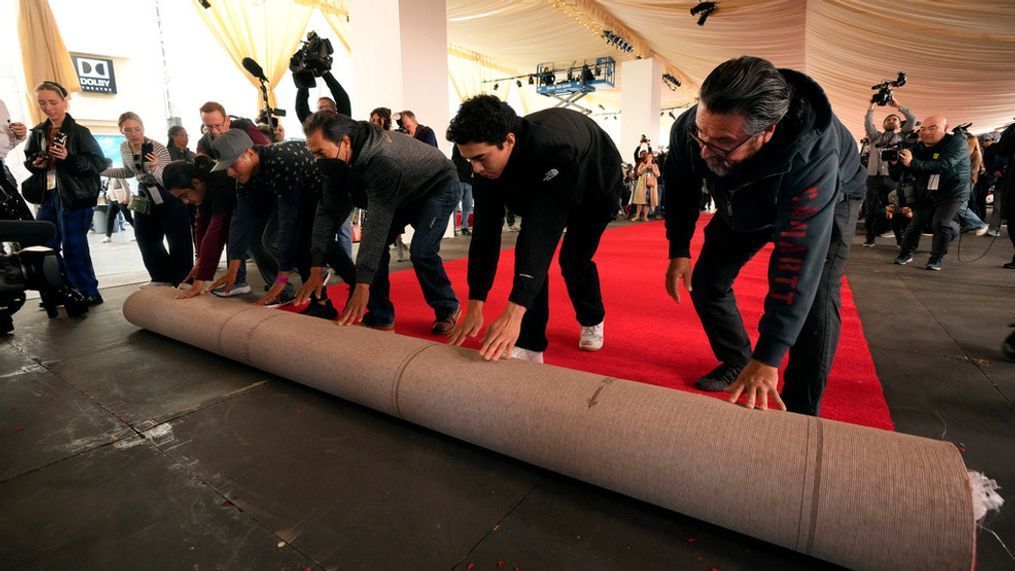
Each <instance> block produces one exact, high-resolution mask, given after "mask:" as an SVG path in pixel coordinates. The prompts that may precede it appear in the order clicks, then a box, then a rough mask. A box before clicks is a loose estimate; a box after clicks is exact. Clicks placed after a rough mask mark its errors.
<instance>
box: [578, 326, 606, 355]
mask: <svg viewBox="0 0 1015 571" xmlns="http://www.w3.org/2000/svg"><path fill="white" fill-rule="evenodd" d="M604 323H606V320H603V321H600V322H599V325H593V326H591V327H582V328H581V337H580V338H579V339H578V348H579V349H581V350H582V351H598V350H600V349H602V348H603V324H604Z"/></svg>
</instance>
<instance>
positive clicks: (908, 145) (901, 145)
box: [875, 131, 920, 163]
mask: <svg viewBox="0 0 1015 571" xmlns="http://www.w3.org/2000/svg"><path fill="white" fill-rule="evenodd" d="M899 135H900V137H901V138H900V139H899V140H897V141H896V142H894V143H891V144H888V145H880V144H879V145H875V146H876V147H877V148H878V149H880V155H879V156H880V157H881V161H882V162H885V161H887V162H892V163H893V162H896V161H898V160H899V151H900V150H902V149H912V148H913V147H915V146H916V144H917V143H918V142H920V135H919V134H917V133H916V131H903V132H902V133H899Z"/></svg>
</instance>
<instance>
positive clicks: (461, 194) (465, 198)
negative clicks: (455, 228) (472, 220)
mask: <svg viewBox="0 0 1015 571" xmlns="http://www.w3.org/2000/svg"><path fill="white" fill-rule="evenodd" d="M458 200H459V202H461V207H462V225H461V226H460V228H462V229H463V230H465V229H467V228H469V215H470V214H472V207H473V206H474V205H475V204H474V202H473V201H472V185H471V184H469V183H467V182H459V183H458Z"/></svg>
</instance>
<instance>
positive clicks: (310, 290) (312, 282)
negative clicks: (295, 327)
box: [293, 266, 324, 305]
mask: <svg viewBox="0 0 1015 571" xmlns="http://www.w3.org/2000/svg"><path fill="white" fill-rule="evenodd" d="M323 273H324V268H323V267H321V266H314V267H312V268H310V277H308V278H307V281H306V282H304V284H303V287H301V288H300V291H298V292H296V299H294V300H293V305H303V304H304V303H306V302H308V301H310V296H311V295H317V297H318V298H323V297H324V276H323V275H322V274H323Z"/></svg>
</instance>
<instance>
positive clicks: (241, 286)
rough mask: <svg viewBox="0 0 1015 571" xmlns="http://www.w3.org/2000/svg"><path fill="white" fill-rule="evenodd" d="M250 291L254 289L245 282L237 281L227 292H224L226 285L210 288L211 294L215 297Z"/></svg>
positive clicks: (242, 293)
mask: <svg viewBox="0 0 1015 571" xmlns="http://www.w3.org/2000/svg"><path fill="white" fill-rule="evenodd" d="M252 291H254V290H253V289H251V287H250V285H249V284H247V282H239V283H235V284H233V289H231V290H229V293H226V286H224V285H223V286H219V287H217V288H215V289H213V290H211V294H212V295H214V296H215V297H233V296H234V295H246V294H248V293H250V292H252Z"/></svg>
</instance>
